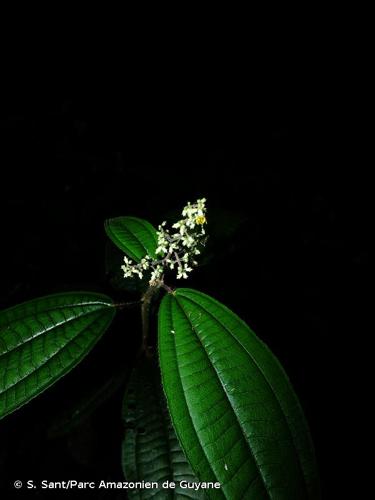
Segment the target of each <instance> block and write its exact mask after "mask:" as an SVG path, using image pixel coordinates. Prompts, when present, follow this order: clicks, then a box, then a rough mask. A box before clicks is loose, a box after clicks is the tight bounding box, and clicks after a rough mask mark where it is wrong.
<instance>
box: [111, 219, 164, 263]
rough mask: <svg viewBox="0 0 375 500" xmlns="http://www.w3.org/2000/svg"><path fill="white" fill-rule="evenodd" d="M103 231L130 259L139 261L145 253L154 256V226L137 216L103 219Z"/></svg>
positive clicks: (155, 240)
mask: <svg viewBox="0 0 375 500" xmlns="http://www.w3.org/2000/svg"><path fill="white" fill-rule="evenodd" d="M104 227H105V231H106V233H107V235H108V237H109V238H110V239H111V240H112V241H113V243H114V244H115V245H116V246H117V247H118V248H120V250H122V251H123V252H125V253H126V255H128V256H129V257H130V258H131V259H133V260H135V261H136V262H139V261H140V260H141V259H142V258H143V257H144V256H145V255H146V254H149V255H151V257H155V250H156V246H157V235H156V230H155V228H154V227H153V226H152V225H151V224H150V223H149V222H147V221H146V220H144V219H138V218H137V217H115V218H114V219H108V220H106V221H105V225H104Z"/></svg>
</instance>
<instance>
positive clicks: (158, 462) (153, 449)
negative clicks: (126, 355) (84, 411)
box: [122, 358, 203, 500]
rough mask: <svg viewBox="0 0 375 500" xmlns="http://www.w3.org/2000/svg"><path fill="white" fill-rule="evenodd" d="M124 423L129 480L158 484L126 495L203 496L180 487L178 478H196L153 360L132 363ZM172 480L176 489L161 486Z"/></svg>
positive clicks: (123, 451)
mask: <svg viewBox="0 0 375 500" xmlns="http://www.w3.org/2000/svg"><path fill="white" fill-rule="evenodd" d="M123 419H124V423H125V427H126V431H125V439H124V442H123V447H122V464H123V470H124V474H125V477H126V479H127V480H128V481H131V482H135V481H142V480H144V481H150V482H152V481H155V482H157V483H158V485H159V488H153V489H134V490H128V496H129V498H134V499H139V500H141V499H147V498H161V499H168V498H170V499H177V498H180V499H181V498H193V499H199V498H203V494H202V492H201V491H194V490H192V489H186V488H181V487H180V486H179V484H180V481H183V480H185V481H187V482H189V483H193V482H197V479H196V478H195V476H194V475H193V472H192V470H191V467H190V465H189V464H188V462H187V461H186V458H185V456H184V453H183V451H182V450H181V447H180V445H179V443H178V440H177V437H176V434H175V432H174V430H173V427H172V423H171V420H170V417H169V413H168V409H167V405H166V401H165V397H164V394H163V390H162V386H161V380H160V371H159V367H158V365H157V363H156V362H155V361H154V360H150V359H145V358H144V359H142V360H141V361H140V362H139V363H138V365H137V366H136V367H135V369H134V371H133V374H132V376H131V379H130V381H129V385H128V388H127V391H126V394H125V398H124V405H123ZM164 481H173V482H174V483H175V485H176V489H163V487H162V485H163V483H164Z"/></svg>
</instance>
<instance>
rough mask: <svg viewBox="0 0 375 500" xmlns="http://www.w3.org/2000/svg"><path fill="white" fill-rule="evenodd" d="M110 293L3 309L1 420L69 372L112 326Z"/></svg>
mask: <svg viewBox="0 0 375 500" xmlns="http://www.w3.org/2000/svg"><path fill="white" fill-rule="evenodd" d="M114 314H115V308H114V307H113V304H112V301H111V299H110V298H109V297H106V296H104V295H101V294H97V293H91V292H72V293H61V294H55V295H49V296H46V297H41V298H38V299H34V300H31V301H29V302H25V303H23V304H20V305H17V306H15V307H12V308H10V309H6V310H4V311H1V312H0V418H2V417H4V416H5V415H7V414H8V413H11V412H12V411H14V410H16V409H17V408H19V407H20V406H22V405H23V404H25V403H27V402H28V401H29V400H30V399H32V398H34V397H35V396H37V395H38V394H40V393H41V392H42V391H44V390H45V389H47V387H49V386H51V385H52V384H53V383H54V382H56V381H57V380H58V379H59V378H61V377H62V376H63V375H65V374H66V373H67V372H69V371H70V370H71V369H72V368H73V367H74V366H75V365H77V364H78V363H79V362H80V361H81V360H82V358H84V356H85V355H86V354H87V353H88V352H89V351H90V350H91V348H92V347H93V346H94V345H95V343H96V342H97V341H98V340H99V338H100V337H101V336H102V334H103V333H104V332H105V330H106V329H107V328H108V326H109V325H110V323H111V321H112V319H113V316H114Z"/></svg>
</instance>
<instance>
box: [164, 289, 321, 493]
mask: <svg viewBox="0 0 375 500" xmlns="http://www.w3.org/2000/svg"><path fill="white" fill-rule="evenodd" d="M159 354H160V367H161V372H162V381H163V386H164V390H165V393H166V396H167V401H168V406H169V410H170V413H171V417H172V421H173V425H174V428H175V430H176V433H177V435H178V437H179V440H180V442H181V445H182V448H183V449H184V451H185V454H186V456H187V458H188V460H189V462H190V464H191V466H192V468H193V470H194V472H195V473H196V474H197V476H198V477H199V478H200V480H202V481H219V482H220V483H221V486H222V488H221V490H220V492H219V491H217V490H207V495H208V496H210V497H212V498H215V499H219V498H227V499H234V500H237V499H240V498H241V499H251V500H262V499H269V498H271V499H277V500H297V499H298V500H303V499H315V498H319V484H318V478H317V471H316V464H315V458H314V450H313V446H312V442H311V439H310V435H309V431H308V427H307V424H306V422H305V419H304V416H303V412H302V409H301V407H300V405H299V402H298V399H297V397H296V395H295V393H294V391H293V389H292V387H291V385H290V382H289V380H288V378H287V376H286V374H285V372H284V370H283V369H282V367H281V365H280V364H279V362H278V361H277V359H276V358H275V357H274V356H273V354H272V353H271V352H270V351H269V349H268V348H267V347H266V346H265V345H264V344H263V343H262V342H261V341H260V340H259V339H258V338H257V337H256V335H255V334H254V333H253V332H252V331H251V330H250V328H249V327H248V326H247V325H246V324H245V323H244V322H243V321H242V320H241V319H239V318H238V317H237V316H236V315H235V314H234V313H233V312H232V311H230V310H229V309H228V308H226V307H225V306H223V305H222V304H220V303H219V302H217V301H216V300H214V299H212V298H211V297H209V296H207V295H204V294H202V293H200V292H197V291H195V290H190V289H178V290H176V291H175V292H174V294H169V295H166V296H165V297H164V299H163V301H162V303H161V306H160V313H159Z"/></svg>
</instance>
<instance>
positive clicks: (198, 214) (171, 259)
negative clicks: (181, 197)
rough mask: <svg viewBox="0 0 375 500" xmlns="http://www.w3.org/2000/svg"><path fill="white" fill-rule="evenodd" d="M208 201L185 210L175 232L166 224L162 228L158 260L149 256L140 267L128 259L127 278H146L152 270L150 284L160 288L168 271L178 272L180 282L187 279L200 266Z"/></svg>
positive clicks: (122, 267)
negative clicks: (197, 257)
mask: <svg viewBox="0 0 375 500" xmlns="http://www.w3.org/2000/svg"><path fill="white" fill-rule="evenodd" d="M205 204H206V199H205V198H202V199H200V200H197V201H196V203H190V202H189V203H188V204H187V205H186V207H185V208H184V209H183V211H182V219H180V220H179V221H178V222H176V223H175V224H173V226H172V229H174V230H175V231H174V232H171V230H169V229H167V228H166V227H165V226H166V224H167V223H166V222H165V221H164V222H163V223H162V224H160V226H159V227H158V231H157V238H158V242H157V248H156V251H155V253H156V256H157V258H156V259H153V258H152V257H150V256H149V255H146V257H144V258H143V259H142V260H141V261H140V262H139V263H138V264H135V263H134V262H132V261H131V259H129V258H128V257H124V263H125V264H124V265H123V266H121V269H122V270H123V271H124V277H125V278H127V277H131V276H133V275H137V276H138V277H139V278H140V279H142V278H143V273H144V272H145V271H147V270H151V278H150V282H149V283H150V285H151V286H157V285H158V284H160V283H162V281H163V274H164V272H165V269H170V270H176V272H177V276H176V277H177V279H181V278H182V279H186V278H187V277H188V274H189V273H190V272H191V271H192V270H193V266H196V265H197V262H196V261H195V256H196V255H198V254H199V253H200V250H199V248H198V247H199V245H200V244H201V243H202V240H203V238H204V235H205V229H204V225H205V224H206V222H207V221H206V206H205Z"/></svg>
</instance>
